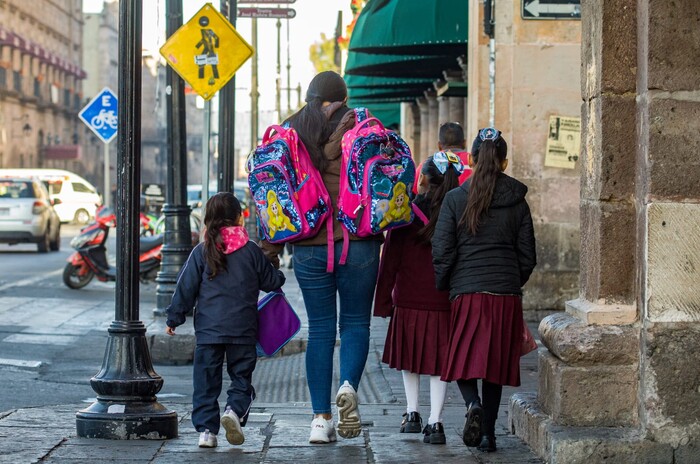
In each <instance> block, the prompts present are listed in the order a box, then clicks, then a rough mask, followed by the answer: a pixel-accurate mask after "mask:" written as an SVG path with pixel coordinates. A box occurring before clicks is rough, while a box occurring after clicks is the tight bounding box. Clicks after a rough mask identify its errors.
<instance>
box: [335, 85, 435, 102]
mask: <svg viewBox="0 0 700 464" xmlns="http://www.w3.org/2000/svg"><path fill="white" fill-rule="evenodd" d="M427 88H432V86H426V85H420V86H413V87H401V88H390V87H388V88H387V87H384V88H379V89H348V97H349V98H357V99H377V98H398V97H414V98H415V96H416V95H422V94H423V92H424V91H425V90H426V89H427Z"/></svg>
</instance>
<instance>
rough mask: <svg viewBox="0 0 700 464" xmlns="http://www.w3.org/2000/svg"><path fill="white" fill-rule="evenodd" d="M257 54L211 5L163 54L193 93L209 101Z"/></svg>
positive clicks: (161, 52)
mask: <svg viewBox="0 0 700 464" xmlns="http://www.w3.org/2000/svg"><path fill="white" fill-rule="evenodd" d="M253 53H254V50H253V47H251V46H250V45H249V44H248V42H246V41H245V40H244V39H243V37H241V36H240V34H238V32H237V31H236V29H235V28H234V27H233V26H232V25H231V23H229V22H228V21H227V20H226V18H225V17H224V16H223V15H222V14H221V13H219V12H218V11H217V10H216V9H215V8H214V7H213V6H212V4H211V3H207V4H206V5H204V6H203V7H202V8H201V9H200V10H199V11H198V12H197V13H196V14H195V15H194V16H193V17H192V18H191V19H190V20H189V21H187V23H185V24H184V25H183V26H182V27H181V28H180V29H178V30H177V31H176V32H175V33H174V34H173V35H171V36H170V38H169V39H168V41H167V42H165V44H164V45H163V46H162V47H161V48H160V54H161V55H162V56H163V58H165V60H166V61H167V62H168V63H169V64H170V66H172V68H173V69H174V70H175V71H176V72H177V73H178V74H179V75H180V77H182V78H183V79H184V80H185V81H186V82H187V83H188V84H190V86H191V87H192V89H193V90H194V91H195V92H197V93H198V94H199V95H200V96H201V97H202V98H204V99H205V100H209V99H210V98H211V97H213V96H214V94H215V93H216V92H217V91H218V90H219V89H220V88H221V87H223V86H224V85H225V84H226V83H227V82H228V81H229V80H230V79H231V78H232V77H233V75H234V74H235V73H236V71H238V68H240V67H241V66H242V65H243V63H245V62H246V61H247V60H248V58H250V57H251V56H253Z"/></svg>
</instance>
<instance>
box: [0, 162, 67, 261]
mask: <svg viewBox="0 0 700 464" xmlns="http://www.w3.org/2000/svg"><path fill="white" fill-rule="evenodd" d="M0 243H9V244H10V245H15V244H17V243H36V244H37V250H38V251H39V253H46V252H47V251H49V250H51V251H58V250H59V249H60V247H61V222H60V221H59V219H58V215H57V214H56V212H55V211H54V209H53V207H52V206H51V200H50V199H49V194H48V192H47V191H46V188H45V187H44V185H43V184H42V183H41V182H40V181H39V180H38V179H36V178H32V177H27V176H23V177H13V176H7V175H2V174H0Z"/></svg>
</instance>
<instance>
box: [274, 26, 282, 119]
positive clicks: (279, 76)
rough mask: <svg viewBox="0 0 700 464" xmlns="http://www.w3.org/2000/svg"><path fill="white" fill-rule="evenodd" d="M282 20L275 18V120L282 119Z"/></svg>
mask: <svg viewBox="0 0 700 464" xmlns="http://www.w3.org/2000/svg"><path fill="white" fill-rule="evenodd" d="M281 31H282V20H281V19H279V18H277V79H275V85H276V87H277V88H276V92H277V94H276V95H275V111H277V120H278V121H281V120H282V100H281V99H282V95H281V93H282V52H281V48H282V39H281V37H282V33H281Z"/></svg>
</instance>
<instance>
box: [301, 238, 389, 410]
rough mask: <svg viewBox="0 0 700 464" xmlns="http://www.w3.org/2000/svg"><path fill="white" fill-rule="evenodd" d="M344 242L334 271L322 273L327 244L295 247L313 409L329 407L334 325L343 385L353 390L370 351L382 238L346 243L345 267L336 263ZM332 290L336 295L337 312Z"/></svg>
mask: <svg viewBox="0 0 700 464" xmlns="http://www.w3.org/2000/svg"><path fill="white" fill-rule="evenodd" d="M342 245H343V243H342V242H336V244H335V263H334V264H335V265H334V272H333V273H327V272H326V258H327V256H328V250H327V247H326V245H313V246H295V247H294V255H293V256H294V258H293V259H294V274H295V275H296V278H297V281H298V282H299V287H300V288H301V293H302V295H303V297H304V304H305V306H306V313H307V316H308V320H309V340H308V343H307V346H306V382H307V384H308V386H309V394H310V395H311V406H312V408H313V412H314V414H326V413H330V412H331V383H332V381H333V351H334V349H335V340H336V326H338V327H339V328H340V384H341V385H342V384H343V382H345V381H346V380H347V381H348V382H349V383H350V385H352V386H353V387H354V388H355V390H357V387H358V386H359V384H360V378H361V377H362V371H363V370H364V368H365V362H366V361H367V353H368V351H369V323H370V319H371V317H372V301H373V299H374V288H375V285H376V283H377V269H378V267H379V248H380V246H381V243H380V242H379V241H377V240H362V241H352V242H350V248H349V251H348V257H347V261H346V263H345V265H343V266H341V265H340V264H338V261H339V260H340V253H341V251H342ZM336 294H337V295H339V296H340V314H339V315H338V310H337V307H336Z"/></svg>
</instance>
